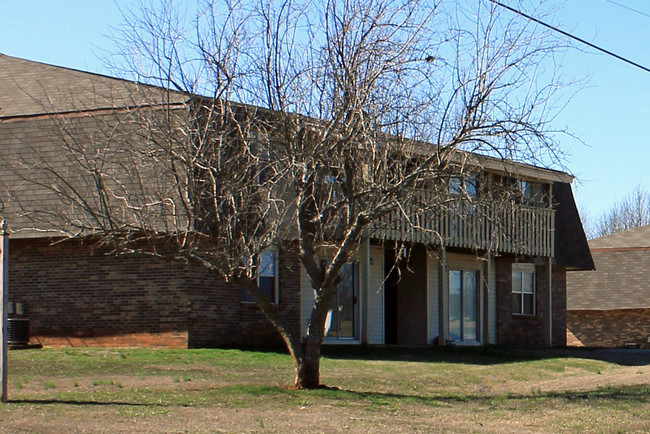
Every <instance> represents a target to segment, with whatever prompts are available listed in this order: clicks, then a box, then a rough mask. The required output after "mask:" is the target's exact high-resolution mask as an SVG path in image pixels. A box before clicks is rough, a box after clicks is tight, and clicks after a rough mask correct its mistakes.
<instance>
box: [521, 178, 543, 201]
mask: <svg viewBox="0 0 650 434" xmlns="http://www.w3.org/2000/svg"><path fill="white" fill-rule="evenodd" d="M517 185H518V187H519V193H520V194H521V201H522V203H523V204H524V205H530V206H545V205H546V201H545V197H546V194H545V190H546V185H545V184H541V183H538V182H532V181H523V180H522V181H519V182H518V183H517Z"/></svg>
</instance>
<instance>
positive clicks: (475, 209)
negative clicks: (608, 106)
mask: <svg viewBox="0 0 650 434" xmlns="http://www.w3.org/2000/svg"><path fill="white" fill-rule="evenodd" d="M430 195H431V197H428V196H429V193H428V192H419V193H418V197H419V198H421V199H422V200H423V202H420V204H414V205H411V206H409V207H408V208H410V209H400V210H395V211H393V212H391V213H389V214H387V215H385V216H384V217H382V218H381V219H380V220H379V221H378V222H376V223H375V224H374V225H373V228H372V229H371V230H370V233H369V235H370V237H371V238H379V239H386V240H396V241H406V242H414V243H423V244H429V245H444V246H447V247H464V248H471V249H479V250H491V251H493V252H502V253H515V254H522V255H534V256H546V257H553V256H554V255H555V248H554V228H555V211H554V210H553V209H550V208H538V207H531V206H524V205H517V204H512V203H509V204H504V203H476V204H475V203H471V202H469V201H461V200H456V201H450V202H447V203H445V204H441V205H431V204H435V202H434V201H435V200H436V198H435V197H434V196H433V194H430ZM437 200H439V198H438V199H437ZM423 205H426V206H423Z"/></svg>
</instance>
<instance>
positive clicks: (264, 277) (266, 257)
mask: <svg viewBox="0 0 650 434" xmlns="http://www.w3.org/2000/svg"><path fill="white" fill-rule="evenodd" d="M257 284H258V286H259V288H260V290H261V291H262V292H263V293H264V295H266V297H267V298H268V299H269V300H271V302H272V303H278V302H279V298H280V297H279V291H278V288H279V276H278V255H277V251H275V250H264V251H263V252H262V253H260V262H259V268H258V272H257ZM241 301H242V302H244V303H254V302H255V300H253V297H251V295H250V294H249V293H248V290H247V289H246V288H244V287H242V288H241Z"/></svg>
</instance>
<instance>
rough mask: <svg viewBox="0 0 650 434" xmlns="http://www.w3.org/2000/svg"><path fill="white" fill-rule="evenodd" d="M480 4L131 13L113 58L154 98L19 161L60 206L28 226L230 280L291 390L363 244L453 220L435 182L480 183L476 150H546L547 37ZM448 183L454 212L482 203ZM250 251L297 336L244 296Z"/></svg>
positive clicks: (306, 4)
mask: <svg viewBox="0 0 650 434" xmlns="http://www.w3.org/2000/svg"><path fill="white" fill-rule="evenodd" d="M495 8H496V6H494V5H492V4H491V3H489V2H483V1H479V2H467V4H465V3H464V2H459V3H456V2H454V5H453V6H452V5H445V6H444V8H443V6H442V4H441V3H435V2H430V1H404V0H330V1H327V2H324V3H323V2H313V3H312V2H310V1H308V0H283V1H271V0H269V1H265V0H260V1H244V0H242V1H237V0H232V1H204V2H202V3H201V7H200V9H199V11H198V13H197V14H196V15H194V17H193V20H192V21H191V25H190V24H189V23H190V21H188V20H184V19H183V16H182V15H180V14H179V13H178V11H179V10H182V8H180V7H179V5H178V4H176V2H173V1H163V2H159V1H156V2H144V1H143V2H142V3H141V7H140V8H139V9H138V10H137V11H135V12H133V13H127V14H126V18H127V24H126V27H125V32H124V33H122V39H121V41H120V42H121V45H120V47H121V48H120V54H122V55H123V56H124V57H123V58H122V60H121V63H119V65H121V67H122V68H124V70H126V71H128V72H130V73H135V74H136V76H137V78H138V79H139V80H142V81H146V82H148V83H153V84H158V85H161V86H162V87H163V88H169V89H170V90H169V91H161V92H162V93H161V94H156V100H155V101H149V102H148V103H147V104H143V103H138V104H135V105H134V106H133V107H131V108H129V109H128V110H124V111H120V112H119V113H111V114H110V115H106V116H104V117H100V116H95V117H94V118H92V119H89V118H76V119H73V120H70V121H69V122H66V123H65V124H64V123H61V122H60V121H59V123H58V127H57V132H58V135H59V137H60V138H61V143H62V153H61V155H63V156H64V157H62V158H65V161H66V163H65V164H64V165H63V166H55V165H53V164H51V163H48V158H47V156H40V155H38V153H37V152H30V154H29V155H28V156H25V157H24V159H23V160H21V161H22V164H23V167H25V168H28V169H29V170H24V171H23V172H22V173H23V174H24V176H25V177H26V178H29V179H30V180H31V182H37V183H39V185H40V186H41V187H42V188H44V189H48V190H49V191H50V192H52V193H54V194H55V195H56V197H57V200H58V202H57V203H58V204H59V205H57V206H51V207H50V208H48V210H40V212H35V211H32V212H31V214H30V215H32V216H33V218H34V219H41V220H42V221H47V222H48V223H49V224H51V225H52V226H54V227H56V228H58V229H59V230H60V231H61V232H62V233H64V234H65V235H67V236H69V237H80V236H89V235H92V236H94V237H95V239H98V240H99V241H100V244H102V245H105V246H110V247H111V248H112V249H113V250H114V251H115V252H119V253H125V252H130V253H140V254H149V255H155V256H160V257H165V258H168V259H173V260H179V261H191V262H196V263H198V264H201V265H202V266H204V267H207V268H208V269H210V270H213V271H214V272H215V273H218V274H219V276H221V277H222V278H223V279H225V280H227V281H229V282H233V283H234V284H236V286H235V287H237V286H245V287H246V288H247V289H248V291H249V292H250V294H251V296H252V297H253V299H254V300H255V301H256V302H257V303H258V304H259V306H260V307H261V309H262V311H263V312H264V313H265V315H266V316H267V317H268V319H269V320H270V321H271V322H272V323H273V325H274V326H275V328H276V329H277V330H278V332H279V333H280V335H281V336H282V338H283V339H284V342H285V343H286V345H287V348H288V349H289V351H290V353H291V355H292V357H293V360H294V362H295V368H296V379H295V385H296V386H297V387H305V388H313V387H317V386H318V385H319V384H320V368H319V366H320V365H319V363H320V350H321V345H322V342H323V336H324V333H325V323H326V317H327V313H328V310H329V309H330V306H331V304H332V299H333V297H334V295H335V290H336V285H337V283H338V282H339V279H340V278H339V275H340V271H341V269H342V267H343V266H344V265H345V264H346V263H347V262H349V261H350V260H351V258H352V257H353V255H354V254H355V253H356V252H357V250H358V249H359V246H360V242H361V240H362V238H363V237H372V236H374V237H377V238H382V233H383V232H382V231H384V230H385V229H387V227H388V226H387V225H390V224H391V223H390V222H391V221H392V222H394V221H395V220H394V219H395V218H399V219H401V220H402V221H403V222H405V223H404V224H405V225H407V226H408V228H409V229H408V230H410V231H418V230H424V229H423V228H422V227H421V225H420V223H419V220H418V219H416V218H414V216H416V215H420V216H421V215H423V214H422V213H423V212H427V211H430V212H433V211H436V212H439V211H440V210H447V211H452V212H456V213H462V212H463V211H462V208H459V207H457V206H456V205H454V204H455V203H456V202H455V201H454V200H452V199H453V198H452V196H451V195H450V189H449V182H450V179H461V180H463V179H465V178H467V180H469V179H470V178H471V177H472V176H474V174H476V173H477V172H478V171H480V166H481V161H483V160H481V159H480V158H478V157H477V156H476V155H480V154H483V155H486V156H491V157H492V158H498V159H505V158H507V159H511V160H524V161H526V162H528V163H539V164H544V163H547V162H549V161H556V159H557V157H558V154H559V150H558V148H557V146H556V142H555V138H554V135H553V134H551V131H550V130H549V128H548V119H550V118H549V114H550V112H551V110H552V109H553V107H554V105H553V103H554V101H553V98H554V97H555V95H556V94H555V91H556V89H557V88H558V86H559V84H558V80H557V78H556V77H555V76H554V70H550V71H548V70H544V68H543V65H545V64H546V63H544V62H545V60H546V59H547V58H548V57H552V56H553V53H554V52H555V50H556V48H557V44H556V42H555V41H553V40H552V39H550V38H549V37H548V35H546V34H544V33H540V32H539V29H538V28H535V27H532V26H531V25H530V24H529V23H528V22H526V21H521V20H519V19H517V18H516V17H514V18H513V17H507V16H503V15H501V14H500V11H499V10H498V9H495ZM186 27H187V28H186ZM542 76H543V78H544V80H542V79H541V77H542ZM147 92H149V94H150V95H151V94H153V93H155V92H153V91H152V90H150V89H148V90H147ZM183 96H184V97H183ZM88 123H96V125H92V128H89V125H88ZM83 131H85V133H84V132H83ZM88 131H94V132H93V134H92V137H91V136H90V135H89V134H88ZM513 176H514V175H513ZM459 185H460V188H459V191H458V192H455V193H461V194H462V195H463V196H464V197H465V199H467V201H478V200H481V199H480V198H481V197H488V195H476V194H474V193H473V191H472V189H474V188H475V187H471V186H470V185H471V182H469V181H467V182H461V183H460V184H459ZM468 186H470V187H468ZM485 188H487V187H485ZM422 190H426V195H422V194H416V193H415V192H418V191H422ZM494 191H496V190H495V189H493V192H494ZM497 196H498V197H500V198H502V199H503V200H504V201H505V202H509V201H511V200H512V197H511V196H509V195H507V194H491V195H489V197H490V199H489V200H490V201H491V202H494V201H495V200H496V197H497ZM454 197H457V196H454ZM433 232H435V231H433ZM436 236H437V234H436V233H431V234H430V237H431V240H432V243H434V240H436ZM396 241H397V242H401V241H405V240H396ZM267 249H277V250H279V251H283V252H287V253H290V254H295V255H297V256H298V257H299V260H300V263H301V264H302V266H303V267H304V270H305V272H306V273H307V276H308V277H309V280H310V282H311V284H312V287H313V294H314V303H313V309H312V313H311V317H310V320H309V324H308V328H307V333H306V334H305V335H304V336H300V335H298V334H296V332H295V331H293V330H292V329H291V328H290V327H289V326H288V325H287V323H286V319H285V318H283V316H282V314H281V312H280V310H279V309H278V307H277V305H275V304H273V303H272V302H271V300H269V299H268V298H267V297H266V296H265V294H264V292H263V291H262V290H261V289H260V287H259V285H258V280H257V276H258V275H259V273H260V266H261V265H260V264H261V260H260V258H261V255H262V252H264V251H265V250H267Z"/></svg>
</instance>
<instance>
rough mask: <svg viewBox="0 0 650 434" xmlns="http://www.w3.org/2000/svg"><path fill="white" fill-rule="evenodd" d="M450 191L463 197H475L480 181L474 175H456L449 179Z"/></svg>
mask: <svg viewBox="0 0 650 434" xmlns="http://www.w3.org/2000/svg"><path fill="white" fill-rule="evenodd" d="M449 192H450V193H451V194H455V195H458V196H463V197H470V198H472V199H473V198H475V197H476V196H477V195H478V181H477V180H476V178H474V177H467V178H461V177H454V178H451V179H450V180H449Z"/></svg>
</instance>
